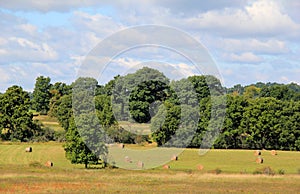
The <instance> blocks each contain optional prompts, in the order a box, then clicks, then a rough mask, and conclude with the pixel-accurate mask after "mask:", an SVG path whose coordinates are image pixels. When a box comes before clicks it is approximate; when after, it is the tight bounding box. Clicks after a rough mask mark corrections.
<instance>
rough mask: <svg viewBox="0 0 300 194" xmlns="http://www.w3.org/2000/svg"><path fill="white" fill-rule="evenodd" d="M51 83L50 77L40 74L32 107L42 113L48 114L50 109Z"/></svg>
mask: <svg viewBox="0 0 300 194" xmlns="http://www.w3.org/2000/svg"><path fill="white" fill-rule="evenodd" d="M50 89H51V84H50V78H49V77H43V76H40V77H38V78H37V79H36V82H35V86H34V90H33V94H32V95H33V98H32V108H33V109H34V110H36V111H38V112H40V113H41V114H47V112H48V110H49V102H50V99H51V93H50Z"/></svg>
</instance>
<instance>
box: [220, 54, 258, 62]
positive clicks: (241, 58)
mask: <svg viewBox="0 0 300 194" xmlns="http://www.w3.org/2000/svg"><path fill="white" fill-rule="evenodd" d="M225 59H227V60H228V61H231V62H235V63H250V64H251V63H259V62H262V58H261V57H259V56H257V55H254V54H253V53H251V52H246V53H241V54H235V53H232V54H225Z"/></svg>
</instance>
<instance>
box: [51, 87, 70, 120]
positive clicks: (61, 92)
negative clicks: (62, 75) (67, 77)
mask: <svg viewBox="0 0 300 194" xmlns="http://www.w3.org/2000/svg"><path fill="white" fill-rule="evenodd" d="M71 92H72V88H71V86H69V85H67V84H65V83H62V82H56V83H55V84H54V85H52V86H51V89H50V94H51V99H50V103H49V108H50V110H49V111H48V115H50V116H52V117H57V115H56V114H57V111H58V107H59V103H60V101H59V100H60V98H61V97H63V96H65V95H68V94H71Z"/></svg>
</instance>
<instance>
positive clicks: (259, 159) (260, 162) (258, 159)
mask: <svg viewBox="0 0 300 194" xmlns="http://www.w3.org/2000/svg"><path fill="white" fill-rule="evenodd" d="M255 162H256V163H257V164H262V163H264V159H263V158H261V157H258V158H256V161H255Z"/></svg>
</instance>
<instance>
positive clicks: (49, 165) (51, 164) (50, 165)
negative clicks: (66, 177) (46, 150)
mask: <svg viewBox="0 0 300 194" xmlns="http://www.w3.org/2000/svg"><path fill="white" fill-rule="evenodd" d="M45 166H47V167H52V166H53V162H51V161H47V162H46V163H45Z"/></svg>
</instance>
